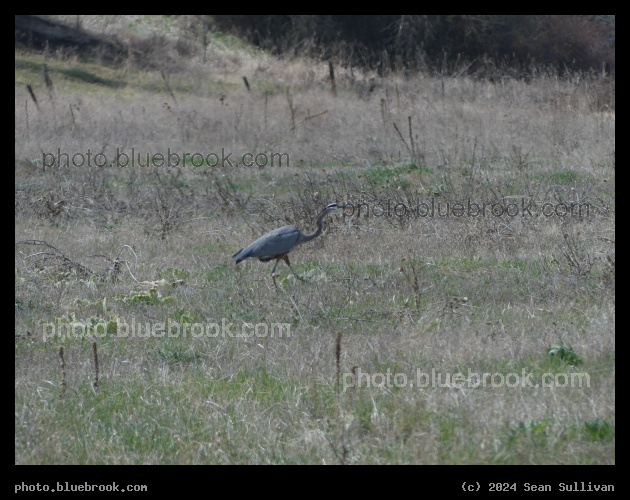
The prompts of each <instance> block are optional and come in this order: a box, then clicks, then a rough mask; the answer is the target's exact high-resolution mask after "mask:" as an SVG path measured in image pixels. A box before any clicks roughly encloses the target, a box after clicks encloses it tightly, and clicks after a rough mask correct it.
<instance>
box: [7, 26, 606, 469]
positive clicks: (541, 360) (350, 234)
mask: <svg viewBox="0 0 630 500" xmlns="http://www.w3.org/2000/svg"><path fill="white" fill-rule="evenodd" d="M118 17H119V18H121V17H122V16H118ZM84 22H86V23H87V22H88V20H87V16H86V21H84ZM93 22H94V24H93V25H92V28H93V29H97V28H98V29H102V30H104V31H105V28H104V27H103V20H102V19H99V18H94V20H93ZM99 22H100V24H99ZM118 22H122V21H120V20H119V21H118ZM164 22H166V21H164ZM147 24H149V25H151V26H152V29H155V30H158V31H157V32H158V33H167V34H168V36H171V32H172V33H174V37H175V38H174V39H173V40H175V41H169V40H171V39H170V38H168V37H165V38H164V39H163V40H162V42H163V43H161V44H157V43H155V44H153V45H152V46H151V47H152V48H151V49H149V48H147V49H146V50H147V52H146V61H154V64H158V62H159V61H163V63H164V65H165V66H164V67H165V68H166V70H163V71H161V70H160V69H159V68H158V69H156V68H152V67H151V66H150V65H148V67H145V66H142V65H141V60H139V59H138V58H136V59H132V60H129V61H127V62H126V63H123V64H118V65H115V66H114V65H107V64H104V63H100V62H99V61H98V60H92V61H84V60H82V59H81V58H79V57H77V56H76V54H63V53H58V54H53V55H46V56H45V55H43V54H40V53H36V52H32V51H28V50H23V49H20V50H16V54H15V80H16V91H15V145H16V151H15V239H16V245H15V335H16V342H15V462H16V463H17V464H245V463H246V464H285V463H292V464H295V463H299V464H334V463H347V464H402V463H411V464H557V463H561V464H612V463H614V462H615V453H614V446H615V338H614V325H615V308H614V287H615V245H614V242H615V235H614V230H615V114H614V82H611V81H609V80H608V79H607V78H601V77H599V76H597V75H584V74H581V75H573V76H571V75H569V76H567V77H564V78H560V77H559V76H558V75H557V73H555V72H554V71H553V70H549V69H546V70H545V69H544V68H542V69H539V70H538V71H537V72H536V74H535V77H534V78H533V79H532V80H531V81H528V82H525V81H523V80H519V79H516V78H509V79H508V78H505V79H501V81H499V82H489V81H482V80H477V79H473V78H470V77H468V76H466V75H465V74H458V72H456V71H453V72H451V73H449V74H444V75H433V76H429V75H402V74H400V75H399V74H392V75H388V76H386V77H384V78H380V77H378V76H377V75H376V74H370V73H369V72H361V71H359V70H357V69H356V68H354V69H352V70H351V69H350V68H343V67H341V66H339V67H336V68H335V70H336V92H337V95H336V96H333V94H332V93H331V90H330V81H329V73H328V65H327V64H325V63H320V62H314V61H305V60H301V59H293V60H279V59H274V58H273V57H271V56H269V55H268V54H265V53H262V52H259V51H257V50H255V49H253V48H251V47H247V46H245V45H244V44H242V43H241V42H239V41H238V40H235V39H232V38H230V37H227V36H225V35H221V34H217V33H215V34H213V38H212V43H211V44H210V45H209V47H208V49H207V51H206V53H205V54H203V53H202V51H200V50H199V49H198V48H197V49H194V47H196V46H195V45H194V43H193V42H194V40H192V41H190V42H189V43H190V45H186V47H188V53H187V54H186V55H181V54H180V53H179V52H178V51H177V47H178V45H177V44H176V41H177V36H178V35H177V34H178V33H180V31H178V27H177V26H170V25H169V30H170V31H169V30H166V28H164V27H163V26H161V25H160V24H159V23H157V22H154V23H153V24H151V23H147ZM88 27H89V25H88ZM114 28H115V29H114ZM114 28H111V29H112V30H114V31H115V32H117V33H119V34H121V33H122V34H123V35H125V36H127V37H130V38H134V39H141V38H142V37H146V36H148V35H147V33H145V32H144V31H138V29H139V28H138V27H137V26H136V25H133V23H130V22H129V23H127V24H124V23H123V25H122V26H115V27H114ZM134 30H135V31H134ZM160 30H161V31H160ZM180 45H181V43H180ZM191 47H192V48H191ZM147 64H148V63H147ZM44 65H45V66H46V68H47V70H48V74H49V76H50V80H51V82H52V85H46V83H45V81H44V76H43V73H44ZM243 76H246V77H247V79H248V83H249V85H250V88H251V90H250V91H248V89H247V88H246V87H245V84H244V82H243V79H242V77H243ZM26 84H30V85H31V88H32V90H33V93H34V95H35V97H36V99H37V104H35V102H34V101H33V99H32V97H31V96H30V94H29V91H28V89H27V87H26ZM88 155H89V157H88ZM169 155H170V156H169ZM174 155H178V156H177V157H176V156H174ZM184 155H186V158H185V159H184ZM250 155H251V156H250ZM202 156H203V158H202ZM226 156H227V160H225V157H226ZM176 159H178V160H179V162H178V165H174V163H175V160H176ZM271 160H274V162H277V163H274V166H271ZM168 161H171V165H172V166H171V167H168V166H165V165H166V163H167V162H168ZM252 161H254V163H255V165H254V166H245V165H244V164H243V163H246V164H249V163H251V162H252ZM73 162H74V165H73ZM132 162H133V165H132ZM265 162H266V164H263V163H265ZM147 163H148V165H147ZM88 164H89V166H88ZM96 165H99V166H96ZM142 165H144V166H142ZM332 202H350V203H354V204H357V205H358V206H360V207H361V212H360V214H359V213H358V211H357V213H354V214H352V215H348V216H345V217H341V216H331V217H329V218H328V219H327V220H326V221H325V232H324V234H323V235H322V236H320V237H319V238H318V239H316V240H315V241H314V242H312V243H308V244H306V245H304V246H303V247H300V248H298V249H297V250H296V251H295V252H293V253H292V254H291V262H292V266H293V267H294V269H295V270H296V271H297V272H298V273H299V274H300V275H301V276H303V277H304V278H305V279H306V280H307V281H306V282H301V281H297V280H295V279H294V278H293V277H292V276H291V273H290V272H289V270H288V268H287V267H286V266H285V265H284V264H282V263H281V264H280V265H279V266H278V278H277V281H278V283H279V288H278V289H277V290H276V289H275V288H274V286H273V282H272V279H271V276H270V273H271V267H272V264H271V263H267V264H263V263H260V262H258V261H245V262H242V263H241V264H239V265H238V267H235V266H234V263H233V261H232V259H231V256H232V254H234V252H236V251H237V250H238V249H239V248H241V247H242V246H245V245H247V244H249V243H251V242H252V241H254V240H255V239H256V238H258V237H259V236H261V235H262V234H264V233H265V232H267V231H270V230H273V229H275V228H277V227H280V226H282V225H285V224H294V225H296V226H297V227H299V228H300V229H302V230H303V231H304V232H309V233H310V232H312V231H313V230H314V229H315V228H314V225H313V224H314V219H315V216H316V215H317V213H319V212H320V211H321V210H322V209H323V208H324V207H325V206H326V205H327V204H328V203H332ZM156 328H157V330H156ZM147 329H148V331H147ZM165 330H167V331H168V332H165ZM94 344H95V345H96V347H94ZM94 349H97V354H98V362H97V363H98V375H97V376H98V382H97V384H96V387H95V377H96V370H95V368H96V363H95V358H94ZM62 360H63V361H62ZM528 381H529V382H531V383H528ZM353 382H354V383H353Z"/></svg>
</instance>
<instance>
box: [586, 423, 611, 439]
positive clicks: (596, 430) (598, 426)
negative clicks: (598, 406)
mask: <svg viewBox="0 0 630 500" xmlns="http://www.w3.org/2000/svg"><path fill="white" fill-rule="evenodd" d="M584 426H585V427H586V437H587V439H589V440H590V441H607V440H610V439H612V437H613V436H614V434H615V430H614V429H613V428H612V425H610V424H609V423H608V422H606V421H605V420H602V419H601V418H594V419H592V420H589V421H587V422H584Z"/></svg>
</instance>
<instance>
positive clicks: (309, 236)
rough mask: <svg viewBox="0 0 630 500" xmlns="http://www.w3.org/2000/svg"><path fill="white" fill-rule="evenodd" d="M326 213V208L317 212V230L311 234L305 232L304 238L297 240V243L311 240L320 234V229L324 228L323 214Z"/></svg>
mask: <svg viewBox="0 0 630 500" xmlns="http://www.w3.org/2000/svg"><path fill="white" fill-rule="evenodd" d="M327 213H328V209H326V210H324V211H323V212H322V213H321V214H319V215H318V216H317V231H315V232H314V233H313V234H307V235H305V236H304V238H302V239H301V240H300V241H298V244H300V243H306V242H307V241H311V240H314V239H315V238H317V237H318V236H319V235H320V234H322V231H323V230H324V216H325V215H326V214H327Z"/></svg>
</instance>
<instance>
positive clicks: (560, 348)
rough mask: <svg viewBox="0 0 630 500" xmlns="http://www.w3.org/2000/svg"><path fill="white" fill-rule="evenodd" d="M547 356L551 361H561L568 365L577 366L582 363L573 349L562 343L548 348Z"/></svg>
mask: <svg viewBox="0 0 630 500" xmlns="http://www.w3.org/2000/svg"><path fill="white" fill-rule="evenodd" d="M547 355H548V356H549V357H550V358H552V359H558V360H561V361H563V362H565V363H566V364H568V365H575V366H577V365H579V364H581V363H582V358H581V357H580V356H579V355H578V354H577V353H576V352H575V351H574V350H573V347H571V346H570V345H568V344H565V343H564V342H562V343H560V344H554V345H552V346H549V347H548V348H547Z"/></svg>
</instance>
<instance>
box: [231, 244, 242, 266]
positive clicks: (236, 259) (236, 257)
mask: <svg viewBox="0 0 630 500" xmlns="http://www.w3.org/2000/svg"><path fill="white" fill-rule="evenodd" d="M244 248H245V247H243V248H241V249H240V250H239V251H238V252H236V253H235V254H234V255H232V258H233V259H234V260H235V261H236V263H237V264H238V263H239V262H240V261H242V260H243V259H239V258H238V254H240V253H241V252H242V251H243V249H244Z"/></svg>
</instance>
